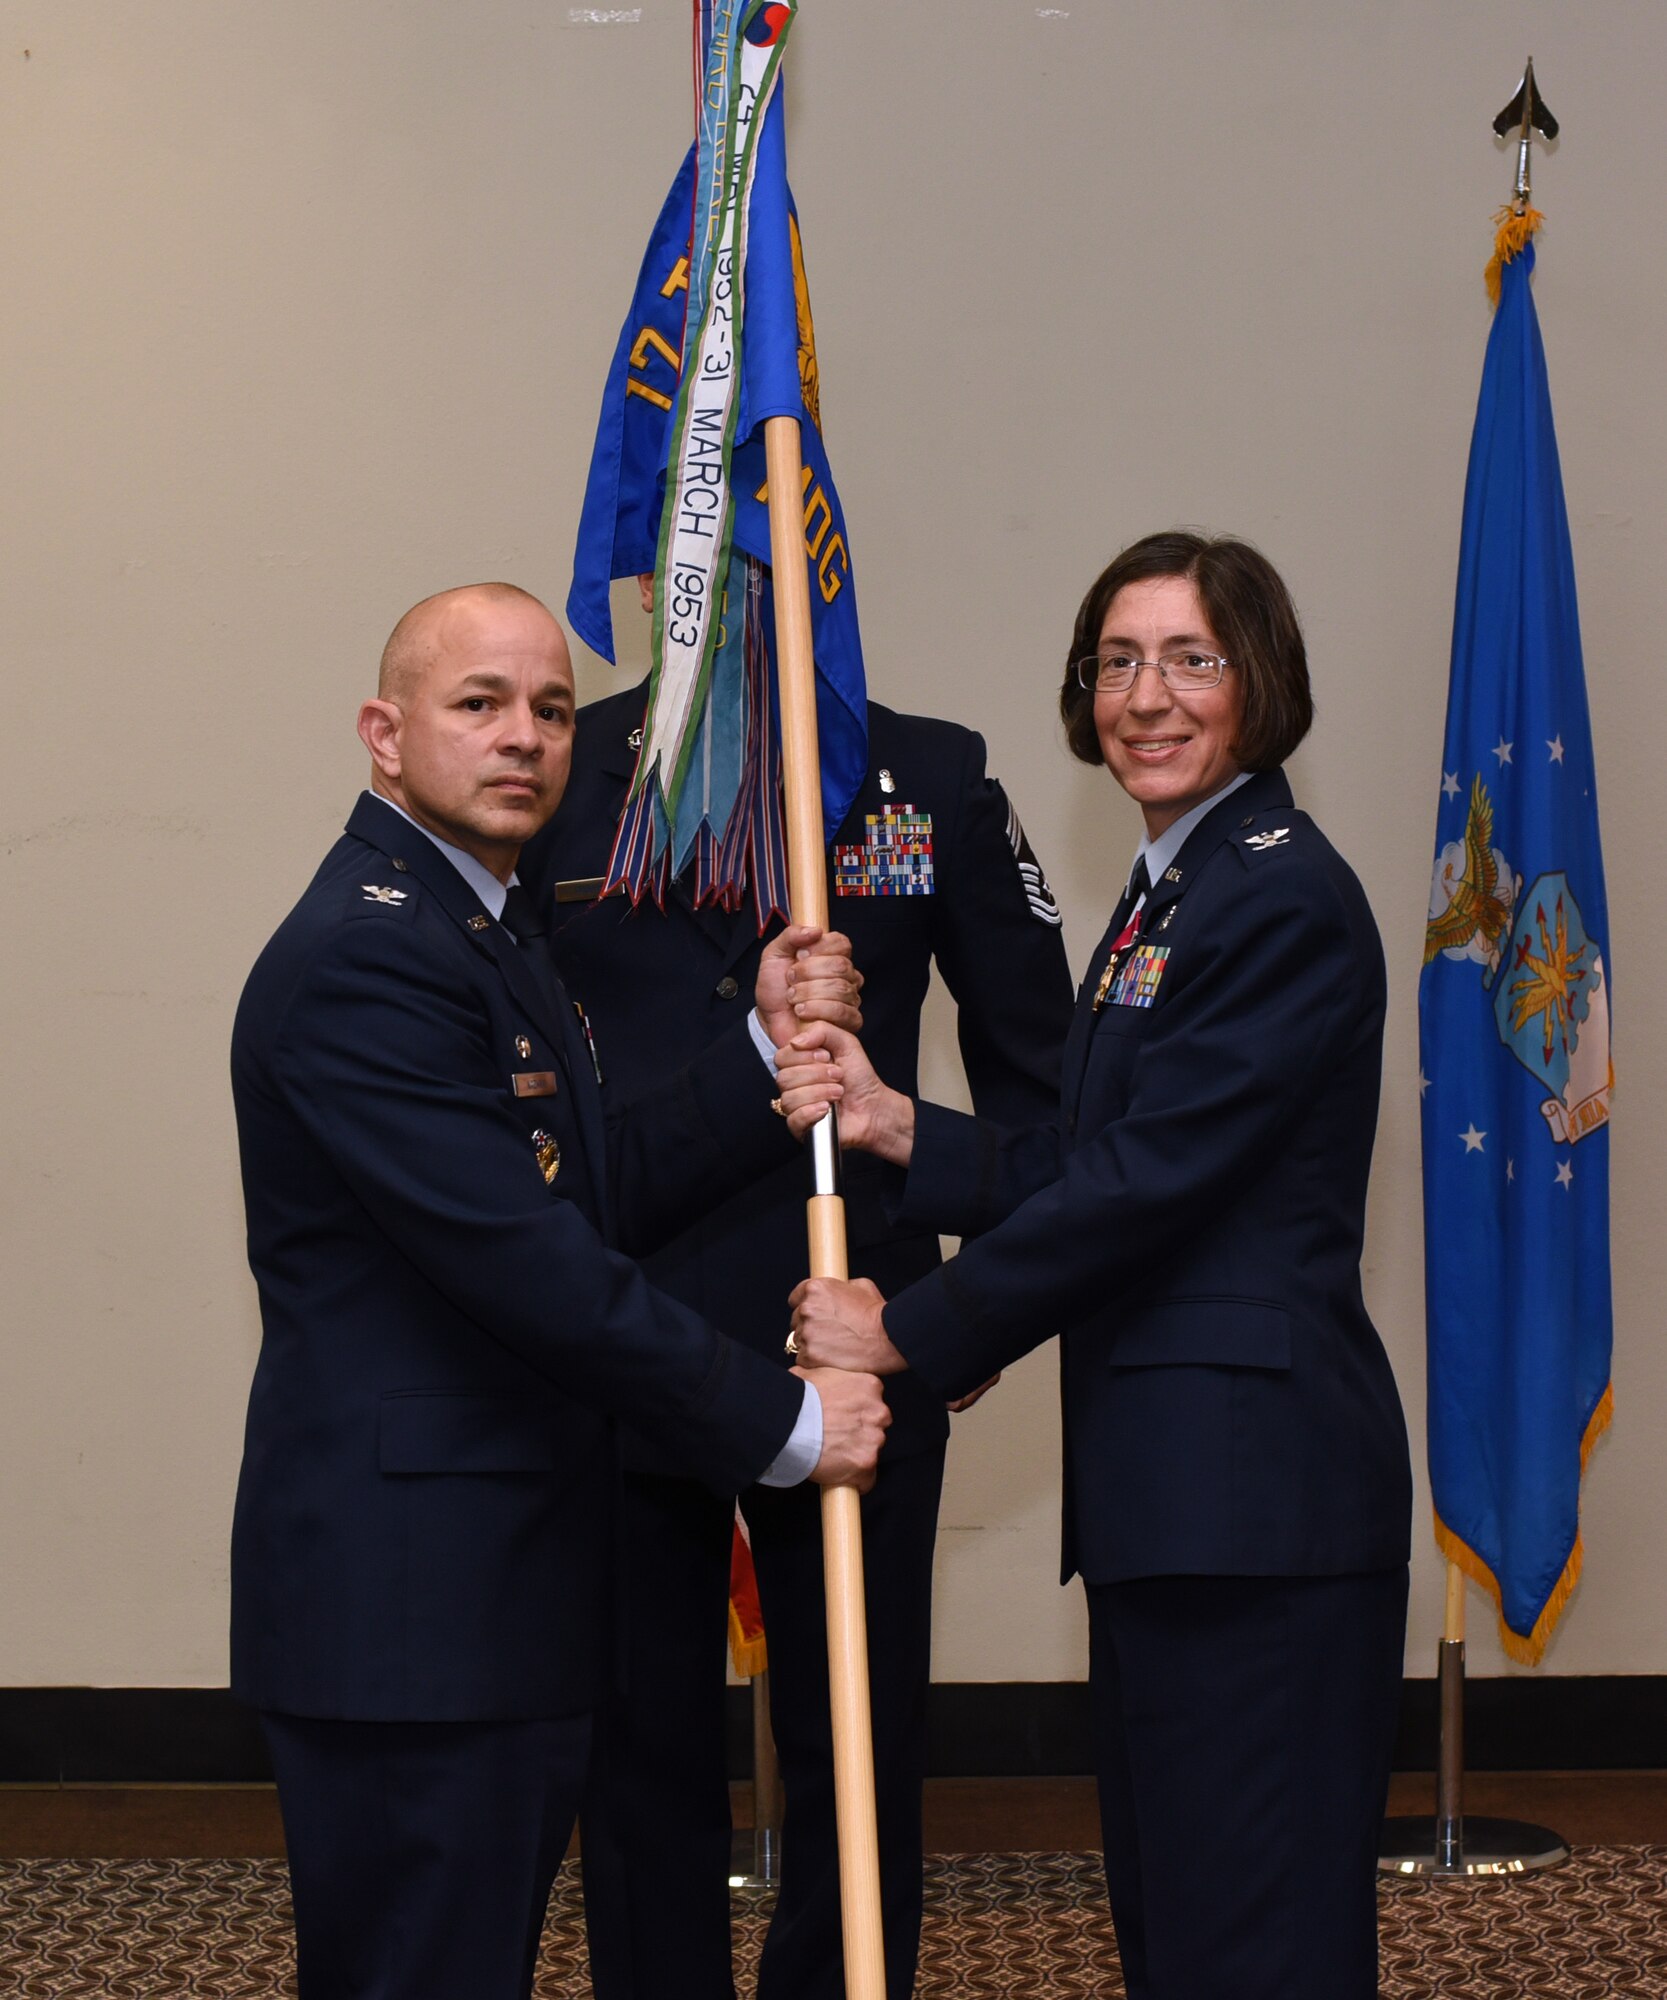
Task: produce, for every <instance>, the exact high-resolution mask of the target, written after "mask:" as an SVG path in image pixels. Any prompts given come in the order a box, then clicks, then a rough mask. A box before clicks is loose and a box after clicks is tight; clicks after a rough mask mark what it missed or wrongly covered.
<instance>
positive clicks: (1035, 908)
mask: <svg viewBox="0 0 1667 2000" xmlns="http://www.w3.org/2000/svg"><path fill="white" fill-rule="evenodd" d="M1007 843H1008V845H1009V846H1010V847H1011V848H1012V850H1013V859H1014V860H1015V861H1016V862H1017V863H1018V865H1019V881H1020V883H1021V885H1022V886H1023V888H1024V892H1025V901H1026V902H1027V903H1028V904H1029V905H1030V913H1031V915H1032V916H1033V917H1040V918H1041V919H1042V921H1043V923H1045V924H1052V925H1053V927H1054V929H1055V930H1058V929H1060V928H1061V920H1060V915H1059V904H1058V903H1057V902H1056V901H1055V900H1054V893H1053V891H1052V890H1051V889H1050V888H1049V887H1048V878H1047V876H1045V875H1044V874H1043V873H1042V864H1041V862H1040V861H1038V860H1037V859H1036V855H1035V853H1034V851H1033V850H1032V848H1031V845H1030V842H1029V840H1028V839H1027V838H1026V836H1025V830H1024V828H1023V827H1022V826H1021V825H1020V824H1019V815H1018V813H1017V812H1015V811H1014V809H1013V801H1012V800H1011V799H1009V800H1008V801H1007Z"/></svg>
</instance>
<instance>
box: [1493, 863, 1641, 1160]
mask: <svg viewBox="0 0 1667 2000" xmlns="http://www.w3.org/2000/svg"><path fill="white" fill-rule="evenodd" d="M1493 1018H1494V1022H1495V1025H1496V1026H1497V1027H1498V1030H1499V1039H1500V1040H1501V1041H1502V1042H1503V1043H1504V1044H1505V1046H1506V1048H1508V1049H1509V1050H1510V1052H1511V1054H1512V1055H1514V1056H1515V1057H1516V1059H1517V1061H1518V1062H1519V1063H1521V1064H1522V1066H1523V1068H1524V1069H1525V1070H1527V1071H1529V1073H1530V1074H1531V1075H1533V1076H1536V1077H1538V1078H1539V1080H1540V1082H1541V1083H1542V1084H1544V1086H1545V1087H1546V1089H1547V1090H1548V1091H1550V1093H1551V1095H1550V1096H1549V1097H1547V1098H1546V1100H1545V1101H1544V1103H1542V1104H1541V1106H1540V1114H1541V1116H1542V1117H1543V1118H1544V1119H1545V1122H1546V1124H1547V1125H1549V1126H1550V1128H1551V1139H1552V1144H1553V1145H1557V1146H1572V1145H1574V1144H1575V1143H1576V1142H1577V1141H1578V1140H1581V1139H1584V1138H1585V1137H1586V1135H1587V1133H1588V1132H1595V1131H1596V1130H1597V1129H1598V1127H1599V1126H1600V1125H1605V1124H1607V1123H1608V1121H1609V1094H1610V1090H1611V1087H1612V1085H1613V1077H1612V1076H1611V1074H1610V1067H1609V989H1608V986H1607V984H1606V983H1605V980H1604V976H1603V953H1602V952H1601V951H1600V950H1599V949H1598V947H1597V943H1596V941H1595V940H1594V939H1592V938H1589V937H1588V936H1587V935H1586V927H1585V925H1584V923H1583V922H1582V921H1581V916H1580V905H1579V904H1578V903H1577V902H1576V901H1575V900H1574V894H1573V891H1572V890H1571V889H1570V888H1569V885H1568V879H1567V877H1566V876H1563V875H1542V876H1540V878H1539V879H1538V881H1536V882H1535V884H1534V886H1533V887H1532V888H1531V889H1530V890H1529V891H1528V893H1527V895H1526V896H1524V897H1523V898H1522V900H1521V902H1520V903H1519V904H1518V905H1517V921H1516V925H1515V928H1514V929H1513V930H1512V932H1511V936H1510V947H1509V956H1508V958H1507V961H1506V966H1505V970H1504V971H1503V972H1502V973H1501V974H1500V976H1499V977H1498V979H1497V980H1495V982H1494V988H1493Z"/></svg>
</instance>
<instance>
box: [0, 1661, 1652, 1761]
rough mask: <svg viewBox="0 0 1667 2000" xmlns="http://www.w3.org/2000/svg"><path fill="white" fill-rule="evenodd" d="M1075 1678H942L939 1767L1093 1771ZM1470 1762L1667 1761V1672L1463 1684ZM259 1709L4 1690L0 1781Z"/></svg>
mask: <svg viewBox="0 0 1667 2000" xmlns="http://www.w3.org/2000/svg"><path fill="white" fill-rule="evenodd" d="M750 1701H751V1696H750V1694H749V1692H748V1690H747V1689H746V1688H731V1689H730V1691H729V1714H728V1724H729V1766H730V1772H731V1775H732V1776H734V1777H737V1778H739V1777H742V1776H744V1775H745V1774H746V1773H747V1771H748V1770H749V1769H750V1768H751V1742H752V1735H751V1724H750V1708H749V1704H750ZM1436 1734H1437V1731H1436V1700H1435V1683H1434V1681H1429V1680H1413V1681H1408V1682H1406V1683H1405V1687H1404V1691H1403V1697H1402V1704H1401V1725H1400V1731H1399V1735H1398V1738H1397V1742H1396V1751H1395V1768H1396V1769H1397V1770H1398V1771H1430V1770H1433V1769H1434V1768H1435V1759H1436ZM1088 1741H1089V1728H1088V1690H1087V1688H1086V1687H1085V1686H1084V1685H1083V1684H1082V1683H1081V1682H1079V1681H990V1682H983V1681H977V1682H975V1681H959V1682H957V1681H940V1682H939V1683H937V1684H936V1685H935V1686H934V1687H933V1689H932V1692H931V1698H930V1700H929V1702H928V1705H927V1747H928V1770H929V1771H930V1773H931V1775H932V1776H933V1777H934V1778H1070V1777H1082V1776H1085V1775H1086V1773H1087V1746H1088ZM1465 1759H1466V1765H1467V1768H1468V1769H1469V1770H1471V1771H1473V1772H1483V1771H1636V1770H1646V1771H1653V1770H1661V1769H1667V1676H1664V1675H1659V1674H1635V1675H1634V1674H1613V1675H1611V1674H1604V1675H1569V1674H1564V1675H1527V1674H1523V1675H1509V1676H1505V1677H1501V1678H1498V1679H1491V1680H1482V1679H1478V1680H1472V1681H1471V1682H1470V1683H1469V1685H1468V1687H1467V1688H1466V1691H1465ZM270 1775H271V1774H270V1771H269V1769H268V1766H267V1761H266V1751H265V1746H264V1745H263V1743H262V1741H261V1735H260V1728H259V1725H258V1724H257V1722H256V1720H255V1718H254V1716H253V1715H252V1714H251V1713H250V1712H249V1710H247V1709H246V1708H244V1707H243V1706H242V1705H241V1704H240V1703H238V1702H235V1701H233V1699H232V1698H231V1696H230V1694H229V1693H228V1692H227V1691H226V1690H225V1689H224V1688H63V1687H59V1688H0V1784H10V1785H56V1784H78V1785H100V1784H105V1785H111V1784H114V1785H133V1784H140V1785H144V1784H152V1785H156V1784H173V1785H215V1784H222V1785H223V1784H233V1785H236V1784H259V1783H262V1782H264V1781H265V1780H266V1779H267V1778H268V1777H269V1776H270Z"/></svg>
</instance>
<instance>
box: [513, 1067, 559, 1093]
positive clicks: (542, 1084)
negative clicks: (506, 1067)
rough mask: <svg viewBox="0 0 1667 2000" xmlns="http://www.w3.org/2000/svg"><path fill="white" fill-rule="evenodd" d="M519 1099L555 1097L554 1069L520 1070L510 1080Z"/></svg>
mask: <svg viewBox="0 0 1667 2000" xmlns="http://www.w3.org/2000/svg"><path fill="white" fill-rule="evenodd" d="M510 1081H511V1082H512V1083H513V1084H514V1085H515V1095H516V1096H517V1097H554V1096H555V1094H556V1073H555V1071H554V1070H553V1069H518V1070H517V1071H516V1072H515V1074H514V1075H513V1076H512V1077H511V1078H510Z"/></svg>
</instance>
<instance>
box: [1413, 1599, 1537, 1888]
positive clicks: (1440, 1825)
mask: <svg viewBox="0 0 1667 2000" xmlns="http://www.w3.org/2000/svg"><path fill="white" fill-rule="evenodd" d="M1436 1684H1437V1688H1438V1693H1439V1715H1440V1728H1441V1738H1440V1747H1439V1749H1438V1751H1437V1757H1436V1773H1435V1811H1434V1812H1433V1813H1431V1814H1429V1815H1428V1816H1420V1817H1418V1818H1416V1819H1386V1820H1385V1821H1384V1823H1383V1831H1382V1833H1381V1834H1380V1835H1379V1836H1378V1873H1379V1874H1380V1875H1416V1876H1447V1877H1459V1876H1471V1877H1480V1876H1484V1875H1526V1874H1527V1873H1528V1872H1529V1870H1530V1869H1534V1868H1553V1867H1555V1866H1556V1864H1557V1863H1558V1862H1559V1861H1567V1860H1568V1858H1569V1848H1568V1842H1567V1841H1565V1840H1564V1838H1563V1836H1562V1835H1561V1834H1560V1833H1553V1832H1552V1831H1551V1829H1550V1827H1547V1826H1533V1825H1531V1824H1530V1823H1529V1822H1528V1821H1527V1820H1520V1819H1484V1818H1481V1817H1479V1816H1478V1815H1477V1814H1475V1813H1467V1812H1466V1811H1465V1809H1464V1576H1463V1574H1462V1572H1461V1571H1460V1570H1459V1568H1458V1566H1457V1565H1456V1564H1453V1563H1449V1564H1448V1566H1447V1617H1446V1623H1445V1636H1444V1637H1443V1639H1442V1641H1441V1644H1440V1645H1439V1646H1438V1647H1437V1648H1436Z"/></svg>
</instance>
